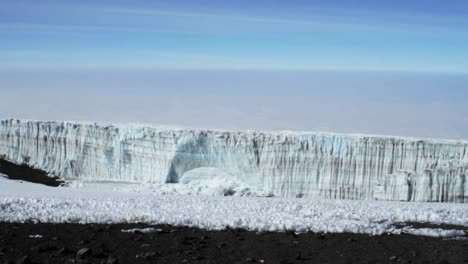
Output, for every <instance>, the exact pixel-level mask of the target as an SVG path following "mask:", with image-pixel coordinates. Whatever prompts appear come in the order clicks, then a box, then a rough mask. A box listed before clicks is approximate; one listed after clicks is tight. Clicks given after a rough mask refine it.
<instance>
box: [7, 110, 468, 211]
mask: <svg viewBox="0 0 468 264" xmlns="http://www.w3.org/2000/svg"><path fill="white" fill-rule="evenodd" d="M467 149H468V142H466V141H462V140H458V141H457V140H437V139H417V138H400V137H390V136H370V135H344V134H343V135H340V134H331V133H315V132H313V133H312V132H311V133H304V132H255V131H244V132H239V131H237V132H236V131H221V130H202V129H185V128H180V129H179V128H169V127H164V126H130V125H100V124H97V123H80V122H54V121H21V120H14V119H9V120H2V121H0V155H1V156H2V157H4V158H5V159H7V160H10V161H12V162H15V163H18V164H22V163H25V164H28V165H30V166H34V167H36V168H40V169H42V170H45V171H47V172H48V173H50V174H53V175H56V176H60V177H63V178H65V179H79V180H91V181H124V182H137V183H156V184H164V183H179V182H181V179H183V178H184V175H198V174H197V173H195V172H197V171H199V170H201V171H206V170H207V168H209V169H210V170H211V171H215V172H216V173H217V174H222V175H223V177H226V175H228V176H229V177H233V178H235V179H236V180H238V181H240V182H243V183H245V184H248V185H251V186H254V187H259V188H263V189H264V190H265V191H266V193H268V194H270V195H275V196H284V197H317V198H333V199H361V200H373V199H378V200H394V201H418V202H458V203H466V202H468V180H467V179H466V175H467V172H468V153H467Z"/></svg>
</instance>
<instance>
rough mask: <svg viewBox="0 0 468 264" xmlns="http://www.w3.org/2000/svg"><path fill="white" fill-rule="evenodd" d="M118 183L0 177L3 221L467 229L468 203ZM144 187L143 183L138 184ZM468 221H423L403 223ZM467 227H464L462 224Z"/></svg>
mask: <svg viewBox="0 0 468 264" xmlns="http://www.w3.org/2000/svg"><path fill="white" fill-rule="evenodd" d="M125 186H126V185H123V184H122V185H118V184H114V183H113V184H111V183H103V184H97V183H94V184H90V185H84V186H82V187H81V188H76V187H59V188H53V187H47V186H43V185H39V184H33V183H28V182H20V181H12V180H8V179H6V178H4V177H0V221H6V222H25V221H33V222H35V221H40V222H52V223H59V222H70V223H122V222H125V223H127V222H128V223H134V222H142V223H148V224H171V225H184V226H192V227H200V228H207V229H223V228H226V227H233V228H246V229H250V230H258V231H284V230H291V231H298V232H303V231H309V230H310V231H322V232H352V233H366V234H374V235H377V234H383V233H392V234H400V233H402V232H405V233H410V234H416V235H426V236H440V237H459V236H464V235H466V234H465V231H464V230H467V229H468V205H466V204H434V203H416V202H413V203H408V202H383V201H351V200H325V199H308V198H302V199H297V198H278V197H274V198H265V197H263V198H261V197H234V196H227V197H226V196H206V195H161V194H159V193H155V192H152V191H151V190H143V189H141V188H134V187H135V186H133V187H132V188H126V187H125ZM135 190H138V191H135ZM405 222H406V223H408V222H420V223H432V224H450V225H458V226H460V228H459V230H447V229H439V228H424V229H416V228H412V227H408V226H406V227H401V225H399V224H400V223H405ZM462 229H463V230H462Z"/></svg>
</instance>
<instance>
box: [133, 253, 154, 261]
mask: <svg viewBox="0 0 468 264" xmlns="http://www.w3.org/2000/svg"><path fill="white" fill-rule="evenodd" d="M158 255H159V254H157V253H156V252H146V253H142V254H139V255H137V259H142V260H152V259H154V258H155V257H157V256H158Z"/></svg>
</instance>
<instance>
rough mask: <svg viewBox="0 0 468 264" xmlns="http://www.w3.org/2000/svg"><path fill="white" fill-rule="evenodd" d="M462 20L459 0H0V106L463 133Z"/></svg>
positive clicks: (12, 113)
mask: <svg viewBox="0 0 468 264" xmlns="http://www.w3.org/2000/svg"><path fill="white" fill-rule="evenodd" d="M467 28H468V2H467V1H462V0H460V1H435V0H428V1H424V2H422V1H351V0H348V1H335V0H332V1H47V0H45V1H0V81H1V82H0V91H1V92H2V97H3V100H2V101H4V102H3V103H2V104H0V116H4V117H18V118H39V119H87V120H109V121H124V122H127V121H135V122H139V121H142V122H159V123H171V124H182V125H189V126H208V127H221V128H234V129H236V128H252V129H293V130H332V131H337V132H365V133H379V134H398V135H412V136H433V137H464V138H468V125H466V123H468V122H467V121H468V120H467V117H466V116H468V110H466V105H467V98H468V45H467V43H468V30H466V29H467ZM25 99H26V100H25ZM22 100H25V101H27V102H28V103H27V105H24V104H23V103H22Z"/></svg>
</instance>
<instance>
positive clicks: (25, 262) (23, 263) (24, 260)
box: [16, 256, 31, 264]
mask: <svg viewBox="0 0 468 264" xmlns="http://www.w3.org/2000/svg"><path fill="white" fill-rule="evenodd" d="M30 263H31V260H30V259H29V256H23V257H21V258H19V259H18V260H16V264H30Z"/></svg>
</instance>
